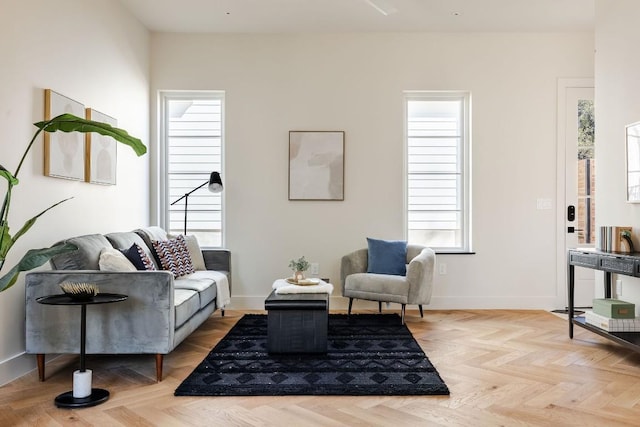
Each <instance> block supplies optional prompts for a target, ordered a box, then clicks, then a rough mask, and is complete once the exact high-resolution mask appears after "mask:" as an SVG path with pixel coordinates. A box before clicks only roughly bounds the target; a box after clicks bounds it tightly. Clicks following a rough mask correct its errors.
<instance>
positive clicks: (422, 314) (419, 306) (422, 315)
mask: <svg viewBox="0 0 640 427" xmlns="http://www.w3.org/2000/svg"><path fill="white" fill-rule="evenodd" d="M418 308H419V309H420V317H424V313H423V312H422V304H420V305H418Z"/></svg>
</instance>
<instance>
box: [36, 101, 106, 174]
mask: <svg viewBox="0 0 640 427" xmlns="http://www.w3.org/2000/svg"><path fill="white" fill-rule="evenodd" d="M44 99H45V102H44V106H45V108H44V118H45V120H50V119H52V118H54V117H56V116H59V115H60V114H63V113H70V114H73V115H74V116H77V117H84V118H86V119H88V120H95V121H99V122H103V123H108V124H110V125H112V126H116V125H117V120H116V119H114V118H113V117H111V116H108V115H106V114H104V113H101V112H99V111H97V110H94V109H93V108H85V106H84V105H83V104H81V103H80V102H77V101H74V100H73V99H71V98H68V97H66V96H64V95H61V94H59V93H57V92H54V91H53V90H51V89H45V92H44ZM117 145H118V144H117V142H116V141H115V140H113V139H112V138H109V137H106V136H103V135H100V134H97V133H86V134H85V133H81V132H69V133H67V132H45V133H44V174H45V175H46V176H51V177H55V178H63V179H70V180H75V181H85V182H90V183H92V184H102V185H115V184H116V164H117V154H118V151H117Z"/></svg>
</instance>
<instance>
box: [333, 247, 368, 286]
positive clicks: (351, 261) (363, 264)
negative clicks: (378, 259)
mask: <svg viewBox="0 0 640 427" xmlns="http://www.w3.org/2000/svg"><path fill="white" fill-rule="evenodd" d="M368 263H369V258H368V250H367V249H358V250H357V251H354V252H351V253H349V254H347V255H345V256H343V257H342V260H341V263H340V287H341V290H342V291H344V281H345V279H346V278H347V276H348V275H350V274H355V273H366V272H367V266H368ZM341 294H342V295H343V294H344V293H343V292H341Z"/></svg>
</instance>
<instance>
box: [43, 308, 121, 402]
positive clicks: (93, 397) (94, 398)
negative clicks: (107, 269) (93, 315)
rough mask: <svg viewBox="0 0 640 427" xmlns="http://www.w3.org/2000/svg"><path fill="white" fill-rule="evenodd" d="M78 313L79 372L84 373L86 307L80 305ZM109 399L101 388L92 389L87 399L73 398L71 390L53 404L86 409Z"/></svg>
mask: <svg viewBox="0 0 640 427" xmlns="http://www.w3.org/2000/svg"><path fill="white" fill-rule="evenodd" d="M80 307H81V311H80V316H81V317H80V372H85V371H86V366H85V356H86V352H85V348H86V342H87V305H86V304H82V305H81V306H80ZM108 399H109V392H108V391H107V390H104V389H102V388H92V389H91V394H90V395H89V396H87V397H74V396H73V390H71V391H68V392H66V393H62V394H61V395H59V396H58V397H56V398H55V400H54V402H55V404H56V406H57V407H58V408H86V407H89V406H95V405H98V404H100V403H103V402H106V401H107V400H108Z"/></svg>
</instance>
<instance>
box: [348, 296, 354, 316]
mask: <svg viewBox="0 0 640 427" xmlns="http://www.w3.org/2000/svg"><path fill="white" fill-rule="evenodd" d="M352 305H353V298H349V311H348V312H347V314H348V315H349V316H351V306H352Z"/></svg>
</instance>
